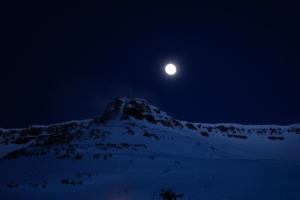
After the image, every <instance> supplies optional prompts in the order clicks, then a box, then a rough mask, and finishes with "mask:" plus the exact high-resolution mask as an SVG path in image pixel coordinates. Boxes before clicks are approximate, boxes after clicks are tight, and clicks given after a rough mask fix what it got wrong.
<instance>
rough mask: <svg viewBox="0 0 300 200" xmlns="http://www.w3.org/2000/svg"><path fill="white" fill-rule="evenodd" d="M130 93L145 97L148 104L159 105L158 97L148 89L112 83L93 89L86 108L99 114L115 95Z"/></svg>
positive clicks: (121, 95) (122, 95)
mask: <svg viewBox="0 0 300 200" xmlns="http://www.w3.org/2000/svg"><path fill="white" fill-rule="evenodd" d="M127 94H130V95H131V96H133V97H136V98H141V99H145V100H146V101H147V102H148V103H149V104H151V105H154V106H157V107H159V105H160V104H159V100H158V98H157V97H156V96H155V95H154V94H153V93H152V92H150V91H147V90H143V89H136V88H133V87H130V86H127V85H123V84H122V85H112V86H109V87H107V88H104V89H103V88H102V89H101V91H95V94H93V95H92V96H91V97H90V100H88V101H87V108H88V109H89V110H90V111H91V112H92V113H93V114H94V115H100V114H102V112H103V111H104V110H105V108H106V106H107V105H108V104H109V103H110V102H111V101H113V100H115V99H116V97H125V96H126V95H127Z"/></svg>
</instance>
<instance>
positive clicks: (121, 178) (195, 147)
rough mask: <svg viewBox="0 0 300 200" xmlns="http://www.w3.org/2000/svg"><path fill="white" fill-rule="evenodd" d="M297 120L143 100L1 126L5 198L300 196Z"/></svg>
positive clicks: (0, 179) (0, 177)
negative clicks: (250, 121) (232, 117)
mask: <svg viewBox="0 0 300 200" xmlns="http://www.w3.org/2000/svg"><path fill="white" fill-rule="evenodd" d="M299 144H300V125H299V124H294V125H289V126H277V125H263V126H262V125H260V126H256V125H251V126H250V125H247V126H246V125H239V124H202V123H191V122H186V121H180V120H177V119H174V118H172V117H170V116H168V115H167V114H166V113H165V112H164V111H161V110H159V109H158V108H157V107H155V106H152V105H150V104H148V102H147V101H145V100H143V99H138V98H133V97H131V96H127V97H124V98H116V99H115V100H114V101H113V102H111V103H110V104H109V105H108V106H107V108H106V110H105V111H104V113H103V115H101V116H99V117H95V118H94V119H88V120H82V121H72V122H66V123H61V124H53V125H49V126H30V127H27V128H24V129H0V157H2V160H1V161H0V169H1V173H0V199H41V198H43V199H62V198H73V199H300V184H299V183H298V182H299V181H298V179H299V177H300V172H299V164H300V145H299Z"/></svg>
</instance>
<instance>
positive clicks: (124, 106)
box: [91, 95, 182, 128]
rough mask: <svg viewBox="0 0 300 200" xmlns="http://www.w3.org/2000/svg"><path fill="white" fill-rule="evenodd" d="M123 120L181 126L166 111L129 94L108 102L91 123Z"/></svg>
mask: <svg viewBox="0 0 300 200" xmlns="http://www.w3.org/2000/svg"><path fill="white" fill-rule="evenodd" d="M123 120H129V121H135V120H145V121H147V122H150V123H153V124H157V123H161V124H162V125H163V126H168V127H175V126H177V127H179V128H182V125H181V124H180V123H179V121H177V120H175V119H174V118H172V117H170V116H168V115H167V114H166V112H163V111H161V110H160V109H158V108H157V107H155V106H152V105H150V104H149V103H148V102H147V101H146V100H144V99H140V98H134V97H132V96H131V95H127V96H126V97H122V98H121V97H117V98H116V99H115V100H114V101H112V102H110V103H109V104H108V105H107V107H106V109H105V111H104V112H103V114H102V116H100V117H96V118H94V119H93V120H92V121H91V124H102V123H105V124H106V123H113V122H116V121H123Z"/></svg>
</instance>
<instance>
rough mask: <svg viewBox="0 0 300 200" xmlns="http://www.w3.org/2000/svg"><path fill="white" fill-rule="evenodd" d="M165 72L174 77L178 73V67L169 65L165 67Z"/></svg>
mask: <svg viewBox="0 0 300 200" xmlns="http://www.w3.org/2000/svg"><path fill="white" fill-rule="evenodd" d="M165 70H166V72H167V74H169V75H174V74H175V73H176V67H175V65H173V64H168V65H167V66H166V67H165Z"/></svg>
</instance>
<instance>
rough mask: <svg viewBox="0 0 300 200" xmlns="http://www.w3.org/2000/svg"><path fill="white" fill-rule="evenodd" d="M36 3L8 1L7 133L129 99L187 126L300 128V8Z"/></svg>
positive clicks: (4, 16)
mask: <svg viewBox="0 0 300 200" xmlns="http://www.w3.org/2000/svg"><path fill="white" fill-rule="evenodd" d="M28 2H33V1H25V2H23V3H17V2H16V1H7V2H6V3H3V2H2V3H1V4H0V23H1V28H0V43H1V45H0V57H1V59H0V66H1V69H0V75H1V79H0V91H1V101H0V111H1V113H0V114H1V115H0V127H2V128H13V127H26V126H29V125H34V124H51V123H58V122H64V121H70V120H80V119H86V118H92V117H94V116H96V115H100V114H101V113H102V111H103V109H104V108H105V107H106V105H107V104H108V103H109V102H110V101H112V100H114V99H115V98H116V97H117V96H125V95H127V94H128V93H130V94H132V95H133V96H135V97H140V98H145V99H146V100H148V102H149V103H150V104H152V105H156V106H157V107H159V108H160V109H161V110H164V111H166V112H167V113H168V114H169V115H170V116H172V117H174V118H177V119H179V120H186V121H191V122H200V123H241V124H278V125H288V124H293V123H300V103H299V102H300V93H299V91H300V76H299V74H300V56H299V55H300V50H299V46H300V39H299V36H300V17H299V11H298V7H297V6H296V4H288V3H285V2H283V1H282V3H280V4H279V3H275V2H272V3H271V4H267V3H262V2H265V1H261V2H257V3H254V1H238V2H239V3H233V1H230V2H231V3H229V1H228V2H227V3H225V1H207V2H209V3H207V2H206V3H202V2H200V1H198V3H195V2H196V1H194V3H193V2H192V1H182V2H181V3H176V2H174V1H163V3H162V2H160V1H155V2H154V1H127V3H126V2H125V1H114V2H110V1H107V2H109V3H99V2H103V1H72V2H70V1H55V2H52V3H45V2H44V1H42V2H44V3H37V2H35V3H28ZM58 2H60V3H58ZM61 2H63V3H61ZM295 3H296V2H295ZM167 63H174V64H175V65H176V66H177V67H178V72H177V74H176V75H175V76H172V77H171V76H168V75H166V74H165V72H164V66H165V65H166V64H167Z"/></svg>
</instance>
